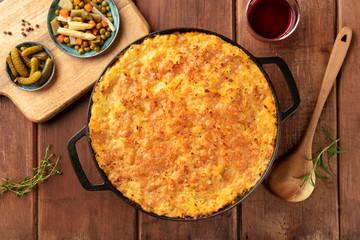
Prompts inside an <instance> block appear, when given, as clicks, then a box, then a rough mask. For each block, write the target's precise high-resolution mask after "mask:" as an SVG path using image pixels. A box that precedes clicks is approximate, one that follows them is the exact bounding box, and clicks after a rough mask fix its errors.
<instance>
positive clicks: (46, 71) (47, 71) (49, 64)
mask: <svg viewBox="0 0 360 240" xmlns="http://www.w3.org/2000/svg"><path fill="white" fill-rule="evenodd" d="M52 69H53V60H52V59H51V58H48V59H46V62H45V65H44V68H43V70H42V72H41V78H40V79H39V81H37V82H36V83H35V84H36V85H37V86H40V85H43V84H44V83H45V82H46V81H47V80H48V79H49V77H50V75H51V72H52Z"/></svg>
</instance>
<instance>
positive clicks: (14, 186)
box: [0, 144, 62, 196]
mask: <svg viewBox="0 0 360 240" xmlns="http://www.w3.org/2000/svg"><path fill="white" fill-rule="evenodd" d="M50 147H51V145H50V144H49V145H48V146H47V147H46V151H45V155H44V157H43V158H42V159H41V160H40V162H39V164H38V167H36V168H33V177H32V178H29V176H25V177H24V179H23V180H22V181H21V182H19V183H15V182H13V181H12V180H11V179H9V178H4V179H3V181H2V182H0V187H1V188H0V196H1V194H3V193H5V192H6V191H10V192H13V193H15V194H16V195H18V196H22V195H24V194H25V193H28V192H30V191H31V190H33V189H34V188H35V187H36V185H37V184H38V183H40V182H44V181H45V180H46V179H47V178H49V177H50V176H52V175H54V174H60V175H61V174H62V172H61V171H59V170H57V169H56V166H57V164H58V162H59V159H60V158H61V156H56V161H55V162H54V163H51V162H50V159H51V158H52V157H54V156H55V155H54V154H53V153H51V154H50V155H48V152H49V149H50Z"/></svg>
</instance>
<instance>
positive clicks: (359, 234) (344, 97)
mask: <svg viewBox="0 0 360 240" xmlns="http://www.w3.org/2000/svg"><path fill="white" fill-rule="evenodd" d="M338 6H339V29H340V28H342V27H350V28H352V30H353V40H352V43H351V46H350V49H349V53H348V56H347V57H346V59H345V63H344V66H343V68H342V70H341V75H340V79H339V88H338V93H339V98H338V100H339V113H338V118H339V138H340V145H341V148H342V149H344V150H346V153H343V154H341V155H340V157H339V174H340V179H339V189H340V193H339V195H340V197H339V199H340V238H341V239H360V228H359V226H360V213H359V209H360V188H359V185H360V175H359V172H360V149H359V138H358V136H359V132H360V104H359V92H360V81H359V78H360V67H359V66H360V65H359V54H360V41H359V36H360V21H359V16H358V12H359V9H360V2H359V1H356V0H346V1H345V0H339V1H338Z"/></svg>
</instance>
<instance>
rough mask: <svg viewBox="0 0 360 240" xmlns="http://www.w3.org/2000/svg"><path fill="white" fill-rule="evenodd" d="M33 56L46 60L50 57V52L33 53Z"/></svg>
mask: <svg viewBox="0 0 360 240" xmlns="http://www.w3.org/2000/svg"><path fill="white" fill-rule="evenodd" d="M32 56H33V57H36V58H37V59H38V60H40V61H46V59H47V58H48V57H49V54H47V52H39V53H35V54H34V55H32Z"/></svg>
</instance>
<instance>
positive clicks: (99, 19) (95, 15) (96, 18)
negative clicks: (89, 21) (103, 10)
mask: <svg viewBox="0 0 360 240" xmlns="http://www.w3.org/2000/svg"><path fill="white" fill-rule="evenodd" d="M90 16H91V17H92V18H93V19H94V21H95V22H97V23H99V22H101V16H100V15H99V14H97V13H90Z"/></svg>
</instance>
